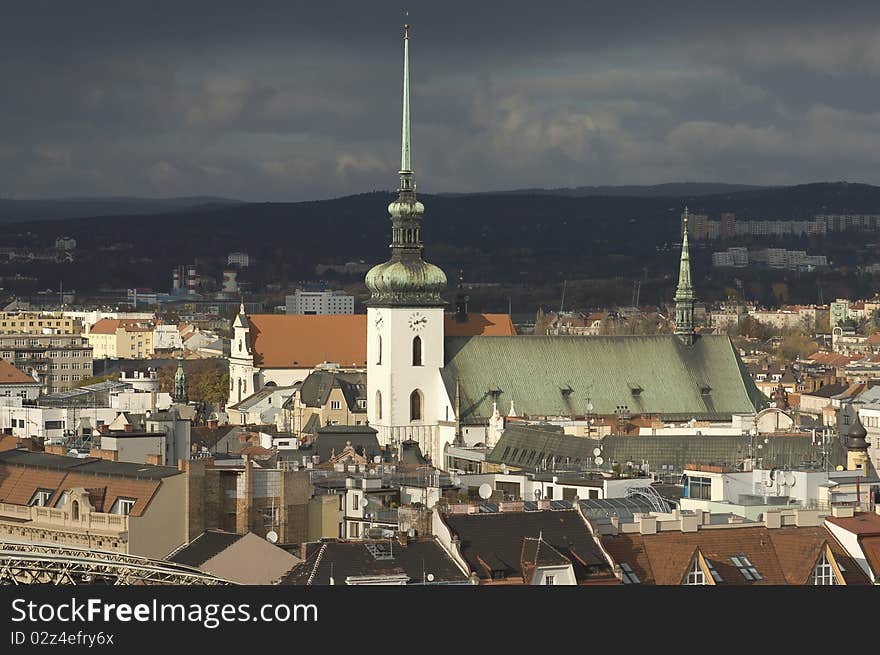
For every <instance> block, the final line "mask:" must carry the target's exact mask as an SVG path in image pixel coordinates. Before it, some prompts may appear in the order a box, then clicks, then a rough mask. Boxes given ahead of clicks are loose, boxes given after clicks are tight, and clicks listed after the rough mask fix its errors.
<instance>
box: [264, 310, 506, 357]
mask: <svg viewBox="0 0 880 655" xmlns="http://www.w3.org/2000/svg"><path fill="white" fill-rule="evenodd" d="M248 321H249V322H250V329H251V332H250V334H251V348H252V349H253V351H254V364H256V365H257V366H262V367H264V368H314V367H315V366H317V365H318V364H322V363H324V362H334V363H337V364H339V365H340V366H354V367H360V368H362V367H365V366H366V365H367V317H366V315H365V314H341V315H304V314H253V315H251V316H248ZM444 331H445V334H446V336H510V335H515V334H516V331H515V330H514V328H513V323H512V322H511V320H510V316H508V315H507V314H468V320H467V322H464V323H458V322H456V321H455V317H454V315H452V314H447V315H446V316H445V317H444Z"/></svg>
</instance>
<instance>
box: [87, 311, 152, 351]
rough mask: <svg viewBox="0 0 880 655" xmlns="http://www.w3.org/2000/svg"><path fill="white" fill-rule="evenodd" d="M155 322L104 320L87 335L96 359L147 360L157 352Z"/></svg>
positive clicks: (90, 329) (95, 325)
mask: <svg viewBox="0 0 880 655" xmlns="http://www.w3.org/2000/svg"><path fill="white" fill-rule="evenodd" d="M155 327H156V324H155V322H154V321H141V320H131V319H112V318H104V319H101V320H100V321H98V322H97V323H95V324H94V325H92V326H91V327H90V328H89V330H88V332H87V333H86V338H87V339H88V341H89V345H90V346H92V349H93V351H94V357H95V359H105V358H106V359H146V358H149V357H152V355H153V353H154V352H155V347H154V345H153V331H154V330H155Z"/></svg>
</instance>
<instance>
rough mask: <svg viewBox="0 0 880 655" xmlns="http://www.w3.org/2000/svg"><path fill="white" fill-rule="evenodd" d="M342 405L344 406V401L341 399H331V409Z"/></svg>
mask: <svg viewBox="0 0 880 655" xmlns="http://www.w3.org/2000/svg"><path fill="white" fill-rule="evenodd" d="M341 407H342V403H341V402H340V401H338V400H331V401H330V409H339V408H341Z"/></svg>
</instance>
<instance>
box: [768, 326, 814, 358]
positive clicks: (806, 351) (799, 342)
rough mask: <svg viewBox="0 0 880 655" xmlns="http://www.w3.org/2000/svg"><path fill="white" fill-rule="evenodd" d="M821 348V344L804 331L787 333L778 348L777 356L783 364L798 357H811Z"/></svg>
mask: <svg viewBox="0 0 880 655" xmlns="http://www.w3.org/2000/svg"><path fill="white" fill-rule="evenodd" d="M817 350H819V346H818V345H817V344H816V342H814V341H813V340H812V339H810V337H808V336H807V335H806V334H804V333H802V332H792V333H791V334H789V335H787V336H786V337H785V338H784V339H783V340H782V342H781V343H780V344H779V347H778V348H777V349H776V357H777V359H778V360H779V362H780V363H781V364H786V363H788V362H791V361H793V360H795V359H797V358H798V357H809V356H810V355H812V354H813V353H814V352H816V351H817Z"/></svg>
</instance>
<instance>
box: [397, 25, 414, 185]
mask: <svg viewBox="0 0 880 655" xmlns="http://www.w3.org/2000/svg"><path fill="white" fill-rule="evenodd" d="M408 17H409V12H407V18H408ZM400 133H401V134H400V191H409V190H412V178H413V174H412V160H411V157H410V131H409V23H408V22H407V23H404V24H403V117H402V120H401V130H400Z"/></svg>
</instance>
